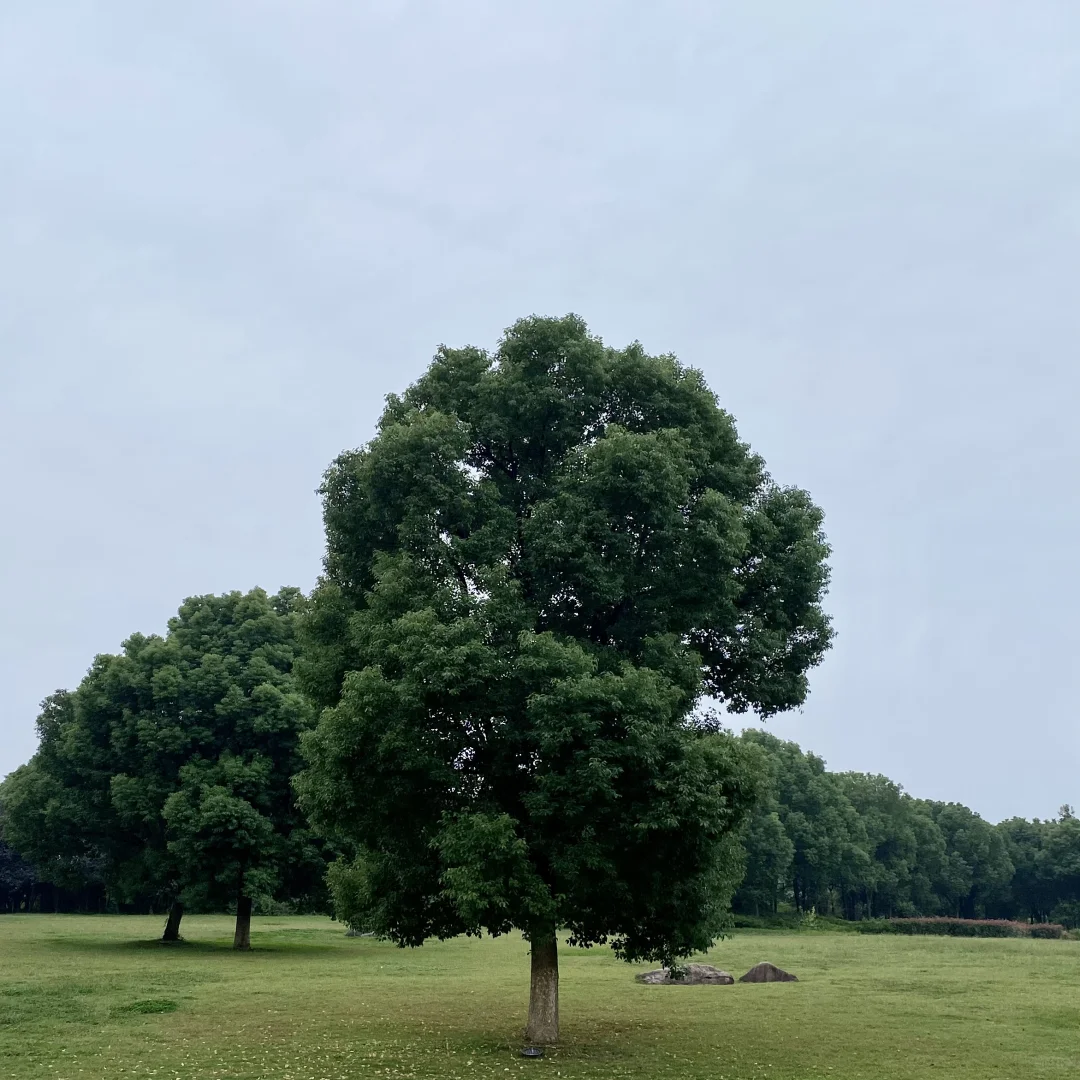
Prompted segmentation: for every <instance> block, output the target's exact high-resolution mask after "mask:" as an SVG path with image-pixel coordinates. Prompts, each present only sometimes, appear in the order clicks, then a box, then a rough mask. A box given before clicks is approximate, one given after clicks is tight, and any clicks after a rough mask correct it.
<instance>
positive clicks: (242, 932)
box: [232, 896, 251, 949]
mask: <svg viewBox="0 0 1080 1080" xmlns="http://www.w3.org/2000/svg"><path fill="white" fill-rule="evenodd" d="M232 947H233V948H234V949H250V948H251V897H250V896H238V897H237V898H236V933H235V934H233V942H232Z"/></svg>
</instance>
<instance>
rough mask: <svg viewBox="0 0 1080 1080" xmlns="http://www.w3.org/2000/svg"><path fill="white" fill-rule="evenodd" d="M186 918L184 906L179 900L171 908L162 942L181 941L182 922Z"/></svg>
mask: <svg viewBox="0 0 1080 1080" xmlns="http://www.w3.org/2000/svg"><path fill="white" fill-rule="evenodd" d="M183 917H184V905H183V904H181V903H180V901H179V900H177V901H176V903H175V904H173V906H172V907H171V908H169V920H168V922H166V923H165V933H164V934H162V935H161V940H162V941H179V940H180V920H181V919H182V918H183Z"/></svg>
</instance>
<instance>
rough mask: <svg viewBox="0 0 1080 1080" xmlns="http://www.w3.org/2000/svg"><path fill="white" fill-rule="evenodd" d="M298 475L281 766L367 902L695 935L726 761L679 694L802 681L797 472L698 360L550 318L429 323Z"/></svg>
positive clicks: (465, 917) (386, 910)
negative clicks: (315, 521)
mask: <svg viewBox="0 0 1080 1080" xmlns="http://www.w3.org/2000/svg"><path fill="white" fill-rule="evenodd" d="M322 494H323V498H324V508H325V521H326V531H327V556H326V570H325V575H324V578H323V580H322V582H321V584H320V586H319V588H318V589H317V590H316V593H315V596H314V598H313V605H312V608H311V612H310V614H309V616H308V618H307V628H306V644H305V650H304V655H303V657H302V658H301V661H300V662H299V664H298V668H297V670H298V673H299V675H300V677H301V680H302V682H303V683H304V685H305V686H306V688H307V690H308V691H309V693H310V694H311V695H312V696H313V697H314V698H315V699H316V700H317V701H319V702H320V703H321V704H322V705H323V706H325V707H326V708H325V711H324V713H323V717H322V720H321V723H320V726H319V728H318V730H317V732H315V733H313V734H312V735H311V736H310V737H309V738H308V740H307V743H306V748H307V753H308V756H309V761H310V763H311V764H310V768H309V770H308V771H307V772H306V774H305V775H304V776H303V777H302V778H301V781H300V790H301V794H302V798H303V801H304V802H305V805H306V806H307V807H308V808H309V810H310V812H311V813H312V814H313V815H314V817H315V819H316V820H317V821H318V822H319V823H320V824H321V825H322V827H324V828H327V829H335V830H336V831H337V833H338V835H339V836H340V837H342V839H344V840H350V841H352V842H354V843H355V844H356V845H357V847H358V849H359V850H360V852H361V858H360V860H359V862H358V863H357V869H356V875H357V876H356V877H355V878H354V879H352V881H351V884H350V886H349V888H348V889H346V890H345V891H347V892H349V893H350V895H353V896H354V897H359V898H361V899H362V900H363V903H364V904H366V905H367V908H366V914H365V917H366V918H367V919H368V920H369V921H371V922H372V923H373V924H374V925H377V926H378V927H379V928H381V929H383V930H385V932H387V933H389V934H390V935H391V936H394V937H396V938H397V939H398V940H400V941H402V942H410V943H416V942H418V941H421V940H423V938H424V937H426V936H428V935H430V934H433V933H451V932H457V931H459V930H461V929H467V930H476V929H479V928H480V927H487V928H488V929H489V930H494V931H495V932H499V931H501V930H505V929H507V928H509V927H510V926H518V927H521V928H523V929H526V931H528V929H529V928H530V927H531V926H535V925H541V924H544V925H547V924H550V922H551V921H552V920H554V921H556V922H557V923H558V924H559V925H564V926H568V927H570V928H571V930H572V932H573V934H574V936H575V937H576V939H577V940H582V941H596V940H603V939H605V937H606V936H608V935H614V936H615V937H616V941H617V943H618V944H619V945H620V947H622V948H623V950H624V952H625V953H626V954H627V955H631V954H633V955H662V954H663V955H667V954H669V953H670V952H671V951H672V950H675V951H679V950H682V951H686V950H687V949H689V948H697V947H702V943H703V942H704V943H707V940H708V935H709V934H710V933H711V932H712V930H714V929H715V915H716V910H717V909H718V907H719V906H722V903H723V900H724V899H725V898H726V893H725V889H727V890H728V891H730V889H729V887H728V885H726V884H725V882H727V880H728V877H729V876H730V871H731V861H730V857H729V854H730V853H729V854H728V855H725V854H724V852H725V850H726V849H725V846H724V844H725V837H727V836H728V835H729V834H730V831H731V830H732V829H733V828H734V827H735V825H736V824H737V823H738V821H739V820H741V817H740V815H741V813H742V808H743V806H744V802H745V800H746V798H748V795H749V789H750V787H751V786H752V785H751V782H750V780H749V779H748V777H749V773H748V770H747V767H746V762H745V761H744V760H743V757H745V755H744V754H743V752H742V751H741V750H740V749H739V748H738V747H737V746H735V745H734V744H733V743H732V742H731V741H730V740H725V739H724V738H723V737H722V736H704V735H701V734H700V733H695V732H693V731H692V725H690V724H689V723H688V716H689V714H690V713H691V711H692V709H693V707H694V705H695V703H696V702H697V701H698V700H699V698H700V697H701V696H702V694H709V695H712V696H714V697H716V698H718V699H720V700H721V701H723V702H724V703H725V704H726V706H727V707H728V708H729V709H731V710H734V711H744V710H747V709H754V710H756V711H757V712H758V713H759V714H761V715H769V714H772V713H775V712H777V711H779V710H783V709H788V708H791V707H793V706H796V705H798V704H799V703H800V702H802V701H803V700H804V698H805V695H806V691H807V681H806V676H807V671H808V669H809V668H810V667H812V666H813V665H814V664H816V663H817V662H818V661H819V660H820V659H821V657H822V655H823V653H824V651H825V649H826V648H827V647H828V644H829V640H830V629H829V624H828V619H827V617H826V616H825V615H824V613H823V612H822V609H821V606H820V601H821V597H822V594H823V592H824V589H825V586H826V581H827V568H826V563H825V559H826V555H827V552H828V549H827V546H826V543H825V540H824V537H823V535H822V532H821V520H822V519H821V513H820V511H819V510H818V509H817V508H816V507H815V506H814V505H813V503H812V502H811V501H810V499H809V498H808V496H807V495H806V494H805V493H804V492H802V491H798V490H795V489H782V488H779V487H777V486H776V485H775V484H773V483H772V482H771V481H770V479H769V477H768V476H767V474H766V472H765V469H764V465H763V463H762V461H761V459H760V458H759V457H757V456H756V455H755V454H753V453H752V452H751V451H750V450H749V448H748V447H747V446H746V445H745V444H743V443H742V442H740V440H739V438H738V435H737V433H736V431H735V427H734V424H733V422H732V420H731V417H730V416H729V415H728V414H727V413H726V412H724V411H723V410H722V409H721V408H720V407H719V406H718V404H717V401H716V398H715V396H714V395H713V394H712V393H711V392H710V391H709V389H708V388H707V387H706V385H705V383H704V381H703V379H702V377H701V375H700V373H699V372H697V371H694V370H692V369H687V368H684V367H682V366H681V365H679V364H678V363H677V362H676V361H675V360H674V359H673V358H671V357H651V356H648V355H646V353H645V352H644V351H643V350H642V349H641V347H640V346H638V345H631V346H630V347H628V348H627V349H624V350H621V351H620V350H614V349H609V348H606V347H605V346H604V345H603V344H602V343H601V342H600V341H599V340H598V339H596V338H595V337H591V336H590V335H589V334H588V332H587V329H586V327H585V325H584V323H583V322H582V321H581V320H580V319H578V318H576V317H574V316H569V317H567V318H563V319H542V318H530V319H525V320H522V321H521V322H519V323H517V324H515V325H514V326H513V327H512V328H511V329H510V330H508V331H507V333H506V335H505V337H504V338H503V340H502V342H501V343H500V346H499V348H498V350H497V351H496V352H495V353H494V354H493V355H492V354H488V353H486V352H484V351H482V350H480V349H475V348H465V349H449V348H441V349H440V350H439V351H438V353H437V355H436V357H435V360H434V362H433V363H432V365H431V367H430V368H429V370H428V371H427V373H426V374H425V375H424V376H423V377H422V378H421V379H420V380H419V381H418V382H417V383H416V384H415V385H413V386H412V387H410V388H409V390H408V391H406V393H405V394H404V395H403V396H401V397H395V396H391V397H390V398H389V399H388V403H387V407H386V410H385V412H384V414H383V417H382V420H381V421H380V424H379V430H378V434H377V436H376V438H375V439H374V440H373V441H372V442H371V443H370V444H369V445H368V446H367V447H365V448H363V449H361V450H357V451H353V452H349V453H345V454H342V455H341V456H340V457H339V458H338V459H337V461H336V462H335V463H334V464H333V465H332V466H331V468H330V469H329V471H328V472H327V474H326V478H325V482H324V484H323V488H322ZM740 755H742V757H740ZM343 888H344V887H343ZM357 903H360V900H357Z"/></svg>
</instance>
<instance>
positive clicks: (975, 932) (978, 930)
mask: <svg viewBox="0 0 1080 1080" xmlns="http://www.w3.org/2000/svg"><path fill="white" fill-rule="evenodd" d="M857 925H858V927H859V931H860V932H861V933H863V934H944V935H947V936H949V937H984V938H1003V937H1031V938H1063V937H1066V936H1067V934H1066V931H1065V927H1064V926H1061V925H1060V924H1059V923H1026V922H1011V921H1010V920H1008V919H947V918H942V917H934V918H923V919H865V920H864V921H862V922H860V923H858V924H857Z"/></svg>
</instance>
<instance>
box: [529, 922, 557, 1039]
mask: <svg viewBox="0 0 1080 1080" xmlns="http://www.w3.org/2000/svg"><path fill="white" fill-rule="evenodd" d="M530 944H531V946H532V948H531V949H530V954H531V960H532V980H531V983H530V986H529V1026H528V1027H527V1028H526V1029H525V1041H526V1042H527V1043H528V1044H529V1045H530V1046H555V1045H556V1044H557V1043H558V1041H559V943H558V941H557V939H556V937H555V930H554V927H553V928H551V929H550V930H542V931H539V932H538V933H537V934H536V936H535V937H533V939H532V941H531V942H530Z"/></svg>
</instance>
